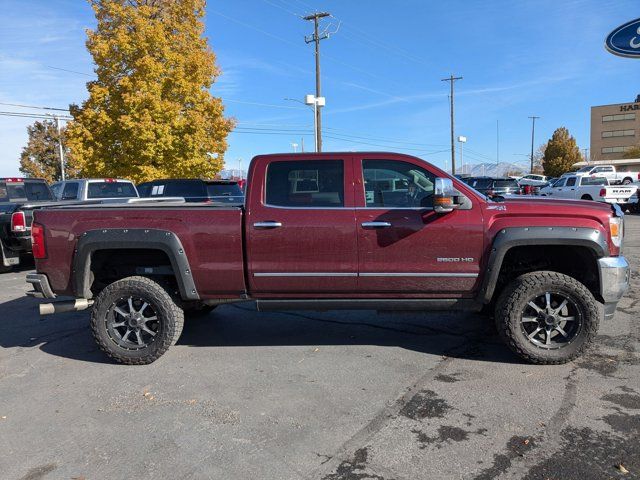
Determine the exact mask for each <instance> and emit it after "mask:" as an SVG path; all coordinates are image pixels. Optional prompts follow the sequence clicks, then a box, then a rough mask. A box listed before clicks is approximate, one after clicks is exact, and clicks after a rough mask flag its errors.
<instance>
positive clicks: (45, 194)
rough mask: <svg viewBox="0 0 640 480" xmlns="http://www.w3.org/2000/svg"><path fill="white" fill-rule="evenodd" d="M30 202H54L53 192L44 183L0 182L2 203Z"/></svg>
mask: <svg viewBox="0 0 640 480" xmlns="http://www.w3.org/2000/svg"><path fill="white" fill-rule="evenodd" d="M17 200H28V201H31V202H37V201H46V200H53V198H52V196H51V190H49V187H48V186H47V184H46V183H44V182H34V181H26V182H24V183H22V182H20V183H17V182H16V183H5V182H0V202H13V201H17Z"/></svg>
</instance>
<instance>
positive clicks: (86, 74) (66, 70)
mask: <svg viewBox="0 0 640 480" xmlns="http://www.w3.org/2000/svg"><path fill="white" fill-rule="evenodd" d="M45 66H46V67H47V68H51V69H52V70H60V71H62V72H68V73H76V74H78V75H85V76H87V77H95V75H91V74H90V73H85V72H77V71H75V70H68V69H66V68H60V67H52V66H51V65H45Z"/></svg>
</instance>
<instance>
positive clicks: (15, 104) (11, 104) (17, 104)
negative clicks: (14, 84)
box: [0, 102, 69, 112]
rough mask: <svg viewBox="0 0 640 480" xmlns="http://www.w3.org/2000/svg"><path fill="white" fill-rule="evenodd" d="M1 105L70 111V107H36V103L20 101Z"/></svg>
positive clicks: (0, 103) (1, 103)
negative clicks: (26, 103) (28, 103)
mask: <svg viewBox="0 0 640 480" xmlns="http://www.w3.org/2000/svg"><path fill="white" fill-rule="evenodd" d="M0 105H7V106H9V107H22V108H36V109H38V110H57V111H59V112H68V111H69V109H68V108H55V107H36V106H35V105H22V104H20V103H5V102H0Z"/></svg>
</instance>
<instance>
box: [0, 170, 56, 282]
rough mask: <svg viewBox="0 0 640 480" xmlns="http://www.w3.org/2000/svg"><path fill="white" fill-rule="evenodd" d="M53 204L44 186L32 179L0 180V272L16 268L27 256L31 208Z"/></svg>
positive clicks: (47, 187) (47, 188)
mask: <svg viewBox="0 0 640 480" xmlns="http://www.w3.org/2000/svg"><path fill="white" fill-rule="evenodd" d="M53 201H54V199H53V196H52V194H51V190H49V186H48V185H47V182H45V181H44V180H39V179H35V178H0V272H8V271H9V270H11V268H12V267H14V266H17V265H19V264H20V257H21V255H25V254H29V253H30V252H31V220H32V211H33V209H34V208H39V207H41V206H42V205H47V204H50V203H52V202H53Z"/></svg>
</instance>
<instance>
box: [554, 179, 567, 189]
mask: <svg viewBox="0 0 640 480" xmlns="http://www.w3.org/2000/svg"><path fill="white" fill-rule="evenodd" d="M566 181H567V179H566V178H560V179H558V181H557V182H556V183H554V184H553V188H558V187H564V183H565V182H566Z"/></svg>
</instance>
